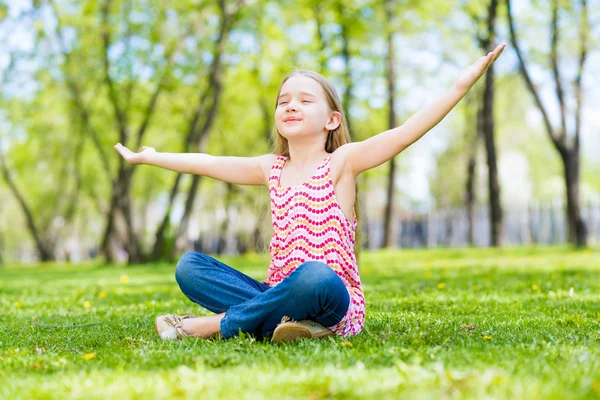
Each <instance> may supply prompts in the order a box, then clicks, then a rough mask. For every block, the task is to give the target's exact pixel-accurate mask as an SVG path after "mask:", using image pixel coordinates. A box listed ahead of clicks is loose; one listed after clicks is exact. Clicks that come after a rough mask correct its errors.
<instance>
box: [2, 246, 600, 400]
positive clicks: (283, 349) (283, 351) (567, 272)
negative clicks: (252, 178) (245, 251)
mask: <svg viewBox="0 0 600 400" xmlns="http://www.w3.org/2000/svg"><path fill="white" fill-rule="evenodd" d="M220 259H221V260H223V261H224V262H226V263H228V264H229V265H231V266H233V267H234V268H236V269H239V270H241V271H242V272H244V273H247V274H249V275H250V276H252V277H254V278H255V279H257V280H260V279H264V278H265V277H266V270H267V265H268V255H256V254H251V255H246V256H243V257H222V258H220ZM174 269H175V266H174V265H166V264H164V265H163V264H160V265H144V266H124V265H108V266H106V265H98V264H85V265H68V264H46V265H35V266H17V265H15V266H7V267H3V268H0V306H1V308H0V321H1V323H0V382H2V384H1V385H0V398H6V399H20V398H24V399H25V398H26V399H29V398H40V399H44V398H47V399H56V398H77V399H96V398H98V399H100V398H102V399H105V398H117V397H118V398H123V399H137V398H143V399H149V398H227V399H234V398H249V399H252V398H256V399H262V398H277V399H285V398H301V399H308V398H310V399H319V398H341V399H352V398H376V399H386V398H388V399H395V398H419V399H428V398H431V399H438V398H444V399H446V398H447V399H450V398H452V399H454V398H457V399H463V398H464V399H470V398H511V399H561V398H563V399H573V398H590V399H592V398H600V249H586V250H572V249H570V248H566V247H558V248H557V247H552V248H547V247H545V248H505V249H462V250H459V249H439V250H393V251H391V250H390V251H377V252H363V253H362V255H361V263H360V273H361V278H362V283H363V287H364V290H365V296H366V301H367V318H366V323H365V328H364V330H363V331H362V332H361V333H360V334H359V335H357V336H354V337H348V338H342V337H328V338H325V339H323V340H308V339H303V340H301V341H299V342H296V343H293V344H284V345H281V346H277V345H274V344H272V343H271V342H269V341H259V340H256V339H255V338H253V337H252V336H250V335H244V334H243V335H241V336H238V337H236V338H233V339H229V340H222V339H211V340H205V339H196V338H187V339H185V340H181V341H175V342H164V341H162V340H160V339H159V338H158V337H157V336H156V333H155V332H154V326H153V321H154V318H155V316H157V315H161V314H165V313H178V314H180V315H183V314H188V313H190V314H195V315H212V313H210V312H209V311H207V310H204V309H202V308H201V307H199V306H196V305H195V304H193V303H191V302H190V301H189V300H188V299H187V298H186V297H185V296H184V295H183V294H182V293H181V292H180V290H179V288H178V286H177V283H176V282H175V277H174Z"/></svg>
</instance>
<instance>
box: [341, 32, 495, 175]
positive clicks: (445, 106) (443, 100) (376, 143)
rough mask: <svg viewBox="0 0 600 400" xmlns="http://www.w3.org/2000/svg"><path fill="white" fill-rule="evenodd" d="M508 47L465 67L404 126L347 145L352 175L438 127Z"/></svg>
mask: <svg viewBox="0 0 600 400" xmlns="http://www.w3.org/2000/svg"><path fill="white" fill-rule="evenodd" d="M505 47H506V44H501V45H499V46H498V47H496V49H495V50H494V51H492V52H489V53H488V54H487V56H484V57H481V58H480V59H479V60H477V61H476V62H475V63H474V64H473V65H471V66H470V67H468V68H466V69H465V70H464V71H463V72H462V73H461V74H460V76H459V78H458V80H457V81H456V83H455V84H454V86H453V87H452V89H450V90H449V91H448V92H447V93H446V94H444V95H443V96H441V97H440V98H438V99H437V100H435V101H434V102H433V103H431V104H430V105H428V106H427V107H425V108H423V109H421V110H420V111H418V112H417V113H415V114H414V115H413V116H411V117H410V118H409V119H408V120H407V121H406V122H405V123H404V124H403V125H401V126H399V127H397V128H394V129H390V130H387V131H384V132H381V133H379V134H377V135H375V136H372V137H370V138H369V139H366V140H363V141H362V142H354V143H348V144H347V145H344V146H343V148H344V153H345V157H344V158H345V159H346V163H347V164H348V167H349V168H350V169H351V170H352V172H353V174H354V175H355V176H356V175H358V174H360V173H361V172H363V171H366V170H368V169H371V168H375V167H377V166H379V165H381V164H383V163H384V162H386V161H388V160H390V159H391V158H392V157H394V156H395V155H397V154H398V153H400V152H401V151H403V150H404V149H406V148H407V147H408V146H410V145H411V144H413V143H414V142H416V141H417V140H419V139H420V138H421V137H422V136H423V135H425V133H427V132H428V131H429V130H430V129H431V128H433V127H434V126H436V125H437V124H438V123H439V122H440V121H441V120H442V119H443V118H444V117H445V116H446V115H447V114H448V113H449V112H450V110H452V109H453V108H454V106H455V105H456V104H457V103H458V102H459V101H460V100H461V99H462V98H463V97H464V96H465V95H466V94H467V92H468V91H469V90H470V89H471V87H472V86H473V85H474V84H475V82H477V80H478V79H479V78H480V77H481V76H482V75H483V74H484V73H485V71H487V69H488V68H489V66H490V65H492V63H493V62H494V61H495V60H496V59H497V58H498V57H499V56H500V54H501V53H502V51H503V50H504V48H505ZM340 150H341V149H340Z"/></svg>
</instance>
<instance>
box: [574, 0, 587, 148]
mask: <svg viewBox="0 0 600 400" xmlns="http://www.w3.org/2000/svg"><path fill="white" fill-rule="evenodd" d="M589 23H590V22H589V20H588V11H587V1H586V0H581V23H580V24H579V27H580V29H579V40H580V43H579V66H578V69H577V76H576V78H575V97H576V101H577V106H576V107H577V108H576V109H575V143H574V146H575V149H576V151H578V150H579V143H580V134H581V108H582V107H581V104H582V102H583V98H582V97H583V96H582V91H581V81H582V77H583V67H584V64H585V60H586V58H587V40H588V38H589V29H590V25H589Z"/></svg>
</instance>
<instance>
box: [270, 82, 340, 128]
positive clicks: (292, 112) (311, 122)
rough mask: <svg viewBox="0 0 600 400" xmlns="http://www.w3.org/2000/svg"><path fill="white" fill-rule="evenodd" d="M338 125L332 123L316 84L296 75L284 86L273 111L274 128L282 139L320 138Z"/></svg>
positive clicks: (329, 112)
mask: <svg viewBox="0 0 600 400" xmlns="http://www.w3.org/2000/svg"><path fill="white" fill-rule="evenodd" d="M338 114H339V113H338ZM337 125H338V124H336V123H335V121H334V122H333V123H332V112H331V110H330V109H329V104H328V103H327V101H326V100H325V92H324V91H323V88H322V87H321V85H320V84H319V83H317V82H315V80H313V79H312V78H309V77H307V76H302V75H297V76H293V77H291V78H289V79H288V80H287V81H286V82H285V83H284V84H283V86H282V87H281V91H280V93H279V98H278V99H277V108H276V110H275V126H276V127H277V130H278V131H279V133H280V134H281V135H282V136H283V137H285V138H286V139H288V140H289V139H290V138H294V137H301V136H303V137H307V136H313V135H320V134H323V133H327V131H328V130H330V129H335V128H336V127H337Z"/></svg>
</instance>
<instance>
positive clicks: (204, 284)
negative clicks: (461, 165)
mask: <svg viewBox="0 0 600 400" xmlns="http://www.w3.org/2000/svg"><path fill="white" fill-rule="evenodd" d="M505 46H506V45H505V44H502V45H500V46H498V47H496V49H495V50H494V51H493V52H490V53H488V54H487V56H485V57H481V58H480V59H479V60H478V61H477V62H475V63H474V64H473V65H471V66H470V67H468V68H466V69H465V70H464V71H463V72H462V73H461V75H460V76H459V78H458V80H457V82H456V84H455V85H454V86H453V87H452V89H451V90H450V91H449V92H447V93H446V94H445V95H443V96H442V97H441V98H439V99H437V100H436V101H435V102H434V103H432V104H431V105H429V106H427V107H426V108H424V109H423V110H421V111H419V112H417V113H416V114H415V115H413V116H412V117H411V118H410V119H408V120H407V121H406V123H404V124H403V125H402V126H399V127H397V128H394V129H390V130H387V131H385V132H382V133H380V134H378V135H375V136H373V137H371V138H369V139H367V140H365V141H362V142H355V143H349V134H348V129H347V125H346V118H345V116H344V114H343V112H342V107H341V105H340V100H339V98H338V95H337V94H336V91H335V89H334V87H333V85H332V84H331V83H330V82H329V81H328V80H326V79H325V78H323V77H322V76H321V75H319V74H317V73H316V72H312V71H306V70H298V71H295V72H292V73H291V74H290V75H288V76H287V77H286V78H285V79H284V80H283V82H282V84H281V86H280V89H279V93H278V95H277V103H276V107H275V125H276V128H277V134H276V137H275V149H274V151H273V154H266V155H262V156H259V157H214V156H210V155H208V154H172V153H158V152H156V151H155V150H154V149H153V148H152V147H145V146H144V147H142V151H141V152H140V153H133V152H131V151H130V150H129V149H127V148H126V147H124V146H122V145H121V144H120V143H118V144H117V145H115V149H116V150H117V151H118V152H119V153H120V154H121V155H122V156H123V157H124V158H125V160H126V161H127V162H128V163H130V164H147V165H155V166H158V167H162V168H167V169H170V170H172V171H176V172H181V173H189V174H199V175H205V176H210V177H212V178H216V179H220V180H222V181H225V182H231V183H237V184H245V185H267V186H268V187H269V192H270V197H271V216H272V221H273V230H274V233H273V237H272V239H271V243H270V246H269V251H270V254H271V263H270V265H269V269H268V278H267V279H266V280H264V281H260V282H259V281H256V280H254V279H252V278H251V277H249V276H247V275H245V274H243V273H241V272H239V271H237V270H235V269H233V268H231V267H229V266H228V265H225V264H223V263H222V262H220V261H218V260H216V259H214V258H212V257H210V256H208V255H206V254H202V253H199V252H190V253H187V254H185V255H184V256H183V257H182V258H181V259H180V260H179V262H178V264H177V267H176V271H175V277H176V280H177V283H178V284H179V286H180V288H181V290H182V292H183V293H184V294H185V295H186V296H187V297H188V298H189V299H190V300H191V301H192V302H194V303H197V304H199V305H201V306H202V307H204V308H206V309H208V310H210V311H212V312H214V313H215V314H217V315H211V316H206V317H193V316H188V315H186V316H178V315H176V314H168V315H164V316H159V317H157V318H156V320H155V329H156V331H157V333H158V335H159V336H160V337H161V338H162V339H165V340H168V339H177V338H181V337H184V336H199V337H203V338H213V337H217V336H218V335H220V336H221V337H223V338H231V337H233V336H236V335H238V334H239V332H240V331H241V332H247V333H250V334H253V335H255V336H257V337H259V338H267V337H271V336H272V341H274V342H276V343H278V342H282V341H294V340H296V339H297V338H299V337H315V338H322V337H326V336H330V335H339V336H352V335H357V334H358V333H360V332H361V330H362V329H363V325H364V320H365V301H364V294H363V290H362V286H361V282H360V277H359V274H358V267H357V263H356V257H355V249H354V246H355V231H356V228H357V223H358V220H357V215H356V212H355V208H354V205H355V195H356V192H355V188H356V185H355V181H356V176H357V175H358V174H360V173H361V172H363V171H366V170H368V169H370V168H374V167H377V166H378V165H381V164H383V163H384V162H386V161H388V160H390V159H391V158H392V157H394V156H395V155H397V154H398V153H400V152H401V151H402V150H404V149H406V148H407V147H408V146H410V145H411V144H412V143H414V142H415V141H417V140H418V139H419V138H421V136H423V135H424V134H425V133H426V132H427V131H429V130H430V129H431V128H433V127H434V126H435V125H437V124H438V123H439V122H440V121H441V120H442V119H443V118H444V117H445V116H446V114H448V112H450V110H451V109H452V108H453V107H454V106H455V105H456V104H457V103H458V102H459V101H460V100H461V99H462V98H463V97H464V96H465V95H466V93H467V92H468V91H469V89H470V88H471V86H473V84H475V82H476V81H477V80H478V79H479V78H480V77H481V76H482V75H483V74H484V73H485V71H486V70H487V68H488V67H489V66H490V65H491V64H492V62H494V61H495V60H496V59H497V58H498V57H499V56H500V54H501V53H502V51H503V50H504V48H505ZM357 245H358V244H357Z"/></svg>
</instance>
